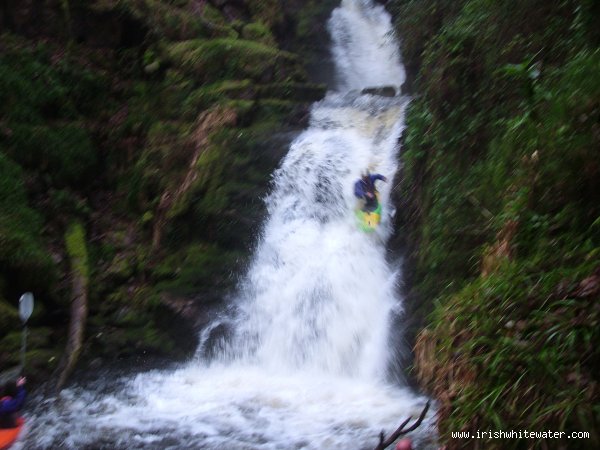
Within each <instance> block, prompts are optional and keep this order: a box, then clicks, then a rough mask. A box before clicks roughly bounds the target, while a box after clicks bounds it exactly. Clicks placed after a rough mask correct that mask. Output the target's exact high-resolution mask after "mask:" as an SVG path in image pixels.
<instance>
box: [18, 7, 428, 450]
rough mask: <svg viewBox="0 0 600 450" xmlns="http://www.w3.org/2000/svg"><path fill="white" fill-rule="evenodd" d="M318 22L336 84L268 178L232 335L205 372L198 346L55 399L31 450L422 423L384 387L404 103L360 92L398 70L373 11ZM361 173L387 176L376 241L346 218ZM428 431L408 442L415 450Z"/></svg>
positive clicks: (387, 27) (303, 437)
mask: <svg viewBox="0 0 600 450" xmlns="http://www.w3.org/2000/svg"><path fill="white" fill-rule="evenodd" d="M328 25H329V30H330V32H331V35H332V41H333V49H332V51H333V56H334V61H335V63H336V67H337V71H338V73H337V80H338V82H337V86H336V87H335V89H334V90H332V91H331V92H329V93H328V94H327V96H326V97H325V98H324V99H323V100H322V101H320V102H318V103H316V104H315V105H313V107H312V110H311V118H310V124H309V127H308V128H307V129H306V130H305V131H304V132H303V133H301V134H300V135H299V136H298V137H297V138H296V139H295V140H294V142H293V143H292V144H291V146H290V149H289V152H288V154H287V155H286V157H285V158H284V160H283V161H282V163H281V165H280V167H279V168H278V169H277V171H276V172H275V173H274V175H273V189H272V191H271V194H270V195H269V196H268V197H267V198H266V200H265V201H266V203H267V207H268V218H267V221H266V223H265V224H264V227H263V230H262V233H261V236H260V238H259V242H258V244H257V248H256V251H255V254H254V257H253V260H252V263H251V266H250V269H249V271H248V273H247V274H246V276H245V278H244V280H243V281H242V282H241V284H240V287H239V291H238V292H239V293H238V295H237V298H236V299H235V305H236V308H237V314H236V315H235V317H234V318H230V320H231V322H232V324H233V325H232V327H231V328H232V330H233V331H232V335H231V336H230V337H229V338H228V339H227V341H226V342H224V343H223V346H222V347H219V350H218V351H215V350H214V349H213V350H212V351H211V355H212V357H211V359H210V361H209V360H207V359H205V358H202V357H200V356H201V354H202V350H203V349H204V346H203V345H201V346H200V349H201V350H200V351H199V357H198V358H197V359H196V360H195V361H193V362H191V363H188V364H186V365H185V366H183V367H181V368H179V369H177V370H171V371H154V372H150V373H143V374H139V375H137V376H135V377H133V378H129V379H124V380H120V381H119V383H120V384H121V385H120V386H119V388H118V389H117V390H116V392H114V391H113V392H110V393H99V392H91V391H89V390H84V389H81V388H72V389H68V390H66V391H64V392H63V393H62V394H61V398H60V401H58V402H56V403H55V404H53V406H51V407H50V406H49V411H48V413H42V414H40V415H39V416H38V417H36V421H37V422H38V425H37V429H34V430H32V433H31V434H32V437H31V438H30V439H31V440H32V442H35V446H37V447H38V448H56V447H57V444H60V445H61V446H62V447H64V448H85V447H86V446H90V447H89V448H92V447H93V448H98V447H102V445H106V447H107V448H108V447H110V448H128V449H130V448H140V449H141V448H144V449H147V448H150V449H162V448H173V449H186V448H203V449H205V448H206V449H223V448H238V449H253V450H254V449H265V450H266V449H314V450H326V449H346V448H347V449H361V448H373V447H374V446H375V445H376V444H377V441H378V435H379V432H380V431H381V430H382V429H385V430H387V431H388V432H391V431H392V430H393V429H395V428H396V427H397V426H398V425H399V423H400V422H401V421H402V420H403V419H405V418H406V417H408V416H409V415H413V416H414V415H416V414H417V413H418V412H419V410H420V409H421V407H422V405H423V403H424V400H423V399H422V398H419V397H418V396H416V395H415V394H414V393H412V392H411V391H410V390H409V389H408V388H406V387H402V386H398V385H396V384H394V383H391V382H389V381H388V380H386V369H387V367H388V365H389V362H390V361H389V360H388V359H389V358H390V357H391V355H393V353H394V352H393V351H391V349H390V348H389V334H390V322H391V319H392V316H393V314H397V313H399V312H401V310H402V302H401V299H400V298H398V296H397V289H396V284H397V282H398V281H399V276H400V274H399V273H398V269H397V268H394V267H393V266H392V265H390V264H389V262H388V261H387V260H386V242H387V239H388V238H389V236H390V234H391V233H392V231H393V230H392V228H391V224H390V218H391V215H392V214H393V205H392V204H391V203H390V199H389V197H390V191H391V188H392V186H391V185H392V182H393V178H394V174H395V173H396V170H397V159H398V151H399V148H398V140H399V137H400V134H401V132H402V129H403V117H404V109H405V106H406V103H407V100H406V98H404V97H402V96H400V95H398V96H395V97H381V96H376V95H370V94H362V93H361V90H362V89H363V88H368V87H373V86H393V87H394V88H395V89H396V90H397V91H398V92H399V91H400V86H401V84H402V83H403V81H404V69H403V67H402V64H401V62H400V59H399V55H398V52H397V48H398V44H397V42H396V41H395V38H394V36H393V33H392V31H391V30H392V27H391V23H390V17H389V15H388V14H387V13H386V12H385V10H384V9H383V7H381V6H375V5H374V4H373V2H372V1H370V0H343V1H342V3H341V6H340V7H339V8H337V9H336V10H334V12H333V14H332V16H331V18H330V21H329V24H328ZM367 169H369V170H370V171H372V172H378V173H381V174H383V175H385V176H386V177H387V178H388V183H382V182H378V187H379V189H380V200H381V203H382V208H383V217H382V222H381V225H380V226H379V228H378V229H377V230H376V231H375V232H374V233H365V232H364V231H361V230H360V229H359V227H358V226H357V219H356V215H355V208H356V199H355V198H354V195H353V184H354V181H355V180H356V179H357V178H359V177H360V174H361V173H362V172H363V171H365V170H367ZM379 183H381V184H379ZM211 329H212V328H211V327H208V328H207V329H206V330H205V331H204V333H203V335H202V336H201V341H202V342H201V344H204V341H205V340H206V338H207V337H208V336H209V335H210V330H211ZM40 423H43V425H39V424H40ZM67 424H68V425H67ZM428 425H430V422H427V423H426V424H424V425H422V426H421V429H420V430H419V431H418V432H417V433H418V434H416V436H415V437H414V438H415V439H416V441H417V442H421V445H424V444H423V442H425V441H426V440H427V439H428V437H427V436H428V434H431V433H430V432H428V431H426V430H427V426H428ZM48 430H50V431H48Z"/></svg>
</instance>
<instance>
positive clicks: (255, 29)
mask: <svg viewBox="0 0 600 450" xmlns="http://www.w3.org/2000/svg"><path fill="white" fill-rule="evenodd" d="M242 38H243V39H246V40H249V41H256V42H260V43H261V44H265V45H268V46H269V47H275V45H276V42H275V38H274V37H273V33H271V30H270V29H269V28H268V27H266V26H265V25H264V24H262V23H260V22H253V23H249V24H247V25H245V26H244V27H243V28H242Z"/></svg>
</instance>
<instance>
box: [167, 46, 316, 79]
mask: <svg viewBox="0 0 600 450" xmlns="http://www.w3.org/2000/svg"><path fill="white" fill-rule="evenodd" d="M165 54H166V56H165V57H166V58H167V59H168V60H169V61H171V62H172V63H173V64H175V65H176V66H179V67H181V68H182V69H183V70H185V71H186V72H187V73H188V75H190V76H192V77H198V78H199V79H200V80H202V81H203V82H211V81H213V82H214V81H216V80H221V79H246V78H250V79H252V80H254V81H257V82H271V81H275V80H284V79H292V80H297V81H303V80H304V79H305V75H304V73H303V70H302V68H301V67H300V65H299V61H298V59H297V57H296V56H295V55H293V54H291V53H287V52H283V51H280V50H278V49H276V48H274V47H270V46H267V45H264V44H260V43H258V42H253V41H248V40H241V39H237V40H236V39H212V40H200V39H196V40H190V41H183V42H178V43H174V44H167V45H166V46H165Z"/></svg>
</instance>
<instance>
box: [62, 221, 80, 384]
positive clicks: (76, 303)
mask: <svg viewBox="0 0 600 450" xmlns="http://www.w3.org/2000/svg"><path fill="white" fill-rule="evenodd" d="M65 240H66V245H67V253H68V254H69V257H70V259H71V285H72V292H71V322H70V324H69V337H68V341H67V345H66V347H65V353H64V355H63V357H62V359H61V362H60V364H59V366H58V369H57V371H58V373H59V378H58V382H57V383H56V390H57V391H59V390H61V389H62V387H63V386H64V384H65V382H66V381H67V378H68V377H69V375H70V374H71V372H72V371H73V369H74V368H75V364H77V360H78V359H79V355H80V353H81V348H82V345H83V335H84V332H85V322H86V319H87V311H88V305H87V303H88V301H87V298H88V261H87V250H86V245H85V232H84V230H83V226H82V225H81V224H80V223H75V224H72V225H71V226H70V227H69V229H68V230H67V233H66V234H65Z"/></svg>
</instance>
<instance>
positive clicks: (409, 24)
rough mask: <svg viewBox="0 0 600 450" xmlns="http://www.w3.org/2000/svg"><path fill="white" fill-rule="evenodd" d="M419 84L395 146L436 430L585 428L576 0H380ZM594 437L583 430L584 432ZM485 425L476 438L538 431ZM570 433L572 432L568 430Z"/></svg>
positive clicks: (591, 133)
mask: <svg viewBox="0 0 600 450" xmlns="http://www.w3.org/2000/svg"><path fill="white" fill-rule="evenodd" d="M390 3H391V9H392V10H393V11H394V12H395V14H396V19H395V20H396V24H397V26H398V30H399V32H400V33H401V35H402V36H403V50H404V53H405V54H406V55H407V57H408V61H409V69H412V71H413V73H412V74H411V77H409V79H411V81H412V84H411V88H412V89H413V90H414V91H415V93H416V94H418V97H416V98H415V99H414V100H413V102H412V104H411V106H410V110H409V112H408V117H407V129H406V132H405V139H404V147H403V156H402V158H403V162H404V173H403V181H402V192H406V193H409V195H408V196H407V197H406V199H405V200H404V202H405V205H404V208H402V210H403V211H404V214H403V215H402V216H401V218H400V221H401V225H402V226H403V227H405V229H406V231H407V233H408V235H409V238H408V245H409V248H410V249H411V252H412V253H411V260H412V261H413V265H414V269H413V272H412V273H411V274H410V280H409V281H410V285H411V290H410V293H409V297H411V298H413V299H415V300H414V301H418V302H422V303H426V304H430V305H432V306H431V307H430V310H431V313H430V315H429V319H428V320H427V322H428V325H427V327H426V329H425V330H424V331H423V332H422V333H421V334H420V336H419V337H418V338H417V347H416V353H417V364H416V370H417V372H418V374H419V376H420V378H421V380H422V381H423V383H424V384H425V385H426V386H427V387H428V388H429V389H430V390H431V391H432V392H433V393H434V394H435V395H436V396H437V397H438V398H439V399H440V401H441V415H440V422H439V425H440V430H441V433H442V438H443V439H444V440H445V441H446V442H447V443H448V445H449V448H459V447H460V448H470V447H469V446H473V445H479V444H477V443H476V442H475V441H471V442H466V441H459V440H452V439H450V432H452V431H459V430H465V431H471V432H473V431H475V430H477V429H479V430H489V429H491V430H509V429H522V428H524V427H525V425H526V426H527V428H528V429H531V430H542V429H544V430H545V429H552V430H556V431H589V432H590V433H591V435H592V437H591V440H586V441H585V442H583V441H581V442H577V443H573V442H572V441H571V442H569V448H576V447H577V448H589V446H590V445H591V446H593V445H598V442H599V441H600V436H599V435H598V433H597V431H595V430H597V429H598V424H599V422H600V410H599V409H598V404H599V391H598V387H597V382H596V375H595V374H597V373H598V370H599V367H598V361H599V360H600V359H599V356H600V355H599V354H598V349H597V346H596V345H595V344H594V342H597V339H598V319H599V317H598V312H599V310H598V304H599V302H598V300H599V296H600V288H599V286H600V285H599V284H598V283H599V282H600V279H599V275H600V274H599V270H600V233H599V230H598V220H599V217H600V207H599V205H600V198H599V193H600V185H599V182H600V159H599V153H598V148H599V143H600V141H599V138H600V136H599V135H598V130H597V124H598V119H599V117H600V116H599V114H600V82H599V80H598V77H597V76H594V75H593V74H594V73H598V70H599V69H600V58H599V57H600V50H599V47H598V44H599V43H600V41H599V40H598V34H597V32H596V31H595V29H594V27H593V26H592V25H591V23H592V22H593V20H594V19H593V18H594V17H596V18H597V17H598V16H597V10H595V9H594V8H595V7H594V6H593V5H592V4H591V2H585V1H582V2H579V1H552V2H541V1H536V0H528V1H524V2H518V4H515V3H514V2H504V1H500V2H490V1H486V0H468V1H461V2H444V1H435V0H430V1H420V2H419V1H411V0H407V1H396V2H390ZM591 443H593V444H591ZM545 445H551V443H548V442H544V441H536V442H532V441H527V442H523V441H519V440H489V441H486V442H485V446H486V448H503V449H504V448H523V447H524V446H526V447H527V448H545V447H544V446H545ZM578 446H579V447H578Z"/></svg>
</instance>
